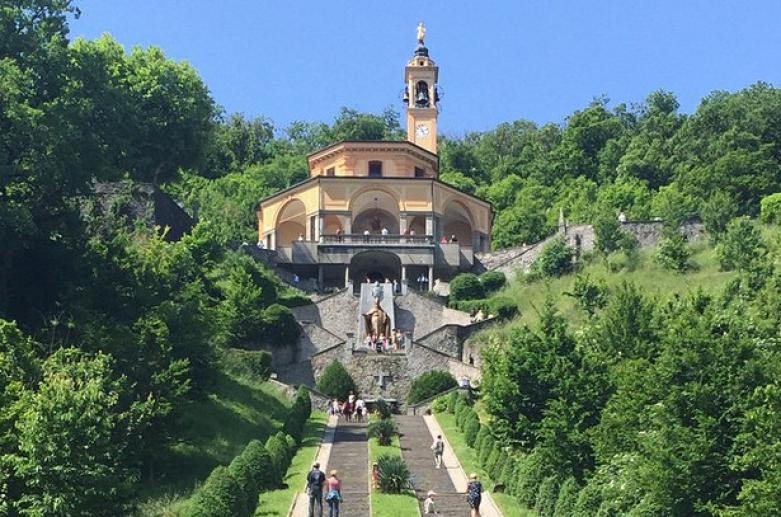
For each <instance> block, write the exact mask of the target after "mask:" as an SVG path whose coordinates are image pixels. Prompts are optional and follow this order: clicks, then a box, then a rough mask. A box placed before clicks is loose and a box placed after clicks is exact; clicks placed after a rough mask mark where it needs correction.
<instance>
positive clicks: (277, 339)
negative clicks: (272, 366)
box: [262, 303, 301, 347]
mask: <svg viewBox="0 0 781 517" xmlns="http://www.w3.org/2000/svg"><path fill="white" fill-rule="evenodd" d="M262 319H263V329H264V333H263V339H264V341H265V342H266V343H268V344H269V345H271V346H279V347H281V346H289V347H292V346H295V344H296V341H297V340H298V336H299V334H300V333H301V327H300V326H299V325H298V322H297V321H296V317H295V316H293V313H292V312H291V311H290V309H288V308H287V307H285V306H284V305H280V304H278V303H274V304H272V305H269V306H268V307H266V308H265V309H264V310H263V315H262Z"/></svg>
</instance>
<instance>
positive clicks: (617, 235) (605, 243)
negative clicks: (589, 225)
mask: <svg viewBox="0 0 781 517" xmlns="http://www.w3.org/2000/svg"><path fill="white" fill-rule="evenodd" d="M621 235H622V232H621V223H620V222H619V221H618V218H617V217H615V216H614V215H612V214H610V213H607V214H604V215H602V216H600V217H598V218H597V219H596V220H595V221H594V236H595V237H596V239H595V241H594V246H595V247H596V248H597V250H599V252H600V253H602V254H604V255H605V256H607V255H610V254H611V253H613V252H614V251H616V250H617V249H618V248H619V245H620V242H621Z"/></svg>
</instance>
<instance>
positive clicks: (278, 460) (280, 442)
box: [266, 433, 290, 486]
mask: <svg viewBox="0 0 781 517" xmlns="http://www.w3.org/2000/svg"><path fill="white" fill-rule="evenodd" d="M266 450H267V451H268V453H269V456H271V463H272V465H273V466H274V480H273V481H274V486H279V485H280V484H282V479H283V478H284V477H285V473H286V472H287V468H288V466H289V461H290V456H289V455H290V451H289V450H288V445H287V440H285V438H284V435H283V436H282V437H280V433H277V434H275V435H273V436H269V438H268V440H266Z"/></svg>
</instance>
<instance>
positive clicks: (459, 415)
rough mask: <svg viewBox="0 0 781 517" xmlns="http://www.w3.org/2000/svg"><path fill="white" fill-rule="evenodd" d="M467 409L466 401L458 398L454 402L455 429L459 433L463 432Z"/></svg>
mask: <svg viewBox="0 0 781 517" xmlns="http://www.w3.org/2000/svg"><path fill="white" fill-rule="evenodd" d="M467 409H469V405H468V404H467V402H466V399H465V398H464V397H461V396H459V397H458V400H456V410H455V413H454V414H455V415H456V427H458V429H459V430H461V431H463V427H464V415H465V411H466V410H467Z"/></svg>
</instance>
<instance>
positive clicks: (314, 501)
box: [306, 463, 325, 517]
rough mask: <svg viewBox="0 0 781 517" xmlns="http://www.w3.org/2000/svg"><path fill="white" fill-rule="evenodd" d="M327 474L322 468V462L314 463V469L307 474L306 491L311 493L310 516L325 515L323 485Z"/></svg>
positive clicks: (321, 516) (319, 516)
mask: <svg viewBox="0 0 781 517" xmlns="http://www.w3.org/2000/svg"><path fill="white" fill-rule="evenodd" d="M324 484H325V474H323V472H322V471H321V470H320V463H315V464H314V465H312V470H310V471H309V474H307V476H306V493H307V494H308V495H309V517H315V512H317V515H318V517H323V485H324Z"/></svg>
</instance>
